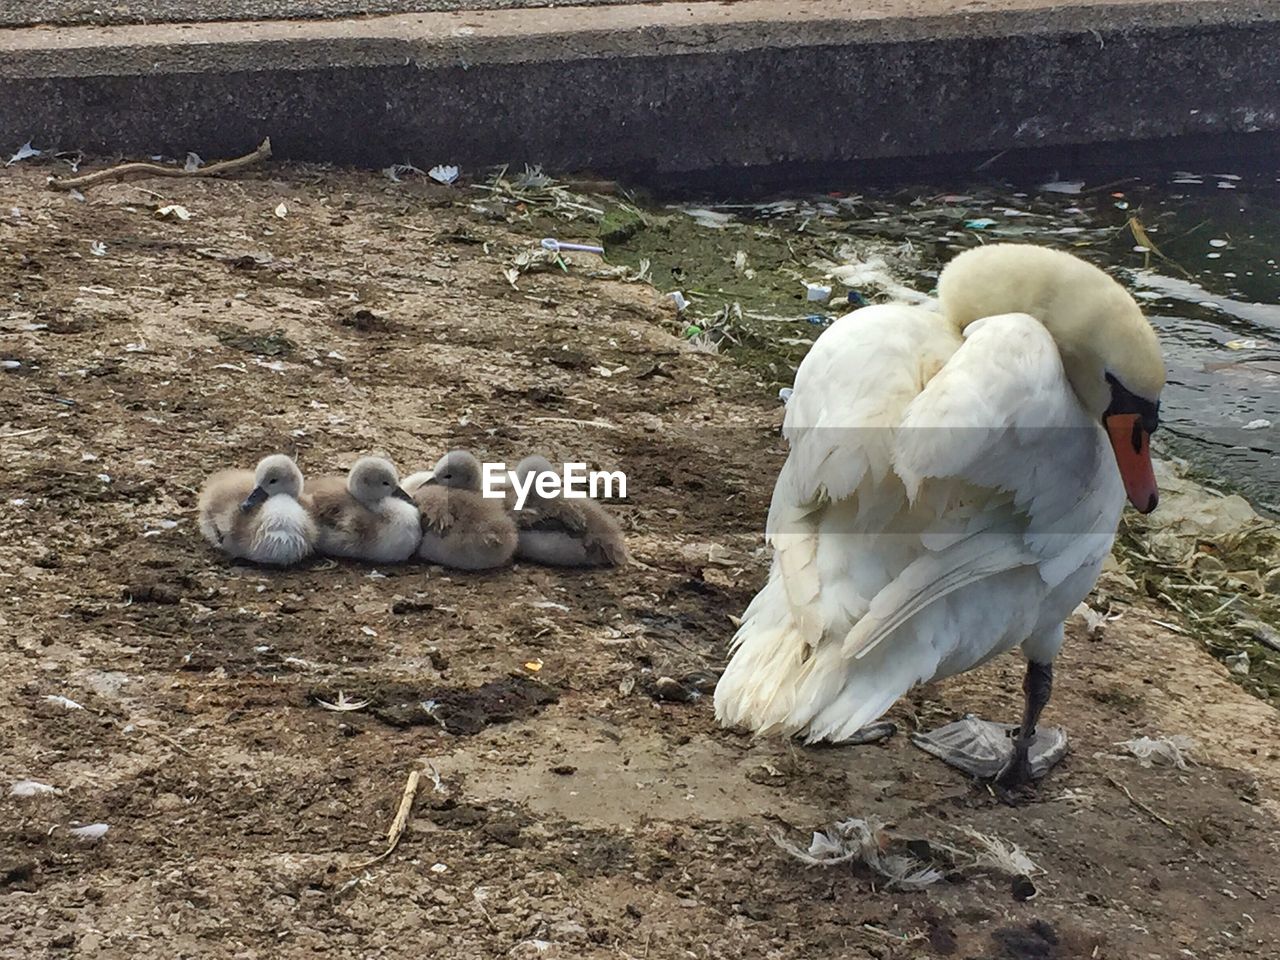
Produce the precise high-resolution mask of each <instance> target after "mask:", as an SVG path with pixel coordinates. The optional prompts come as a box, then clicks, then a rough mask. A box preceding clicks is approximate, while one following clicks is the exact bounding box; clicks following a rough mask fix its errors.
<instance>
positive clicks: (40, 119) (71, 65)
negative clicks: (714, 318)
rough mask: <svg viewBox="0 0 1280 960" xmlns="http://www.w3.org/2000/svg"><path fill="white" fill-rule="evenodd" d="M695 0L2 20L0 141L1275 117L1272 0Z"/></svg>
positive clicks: (781, 159) (1268, 123)
mask: <svg viewBox="0 0 1280 960" xmlns="http://www.w3.org/2000/svg"><path fill="white" fill-rule="evenodd" d="M956 9H957V7H956V3H955V0H878V2H862V3H854V2H849V0H845V2H776V0H746V2H738V3H733V4H727V5H726V4H720V3H693V4H674V3H666V4H657V5H644V6H631V5H624V6H593V7H575V8H555V9H517V10H486V11H470V12H453V13H427V14H413V15H398V16H386V17H376V18H367V19H361V20H331V21H320V22H316V21H265V22H253V23H202V24H180V25H161V26H120V27H62V28H47V27H45V28H24V29H14V30H5V31H0V144H3V143H13V144H15V145H16V144H18V143H21V142H23V141H25V140H26V139H28V138H32V137H33V138H34V139H35V140H36V142H37V144H44V145H48V144H57V145H59V146H62V147H66V148H71V147H79V148H82V149H85V150H87V151H89V152H92V153H107V154H111V153H132V154H137V153H167V154H170V155H181V154H182V153H184V152H185V151H187V150H197V151H199V152H200V153H202V154H203V155H206V156H217V155H226V154H232V153H236V152H239V151H242V150H246V149H249V148H251V147H252V146H253V145H254V144H256V143H257V142H258V141H259V140H260V139H261V138H262V137H263V136H268V135H269V136H270V137H271V138H272V143H273V145H274V146H275V150H276V155H277V156H279V157H282V158H288V159H300V160H329V161H336V162H347V163H356V164H361V165H370V166H384V165H386V164H388V163H391V162H394V161H402V160H404V159H406V158H412V159H414V160H415V161H416V162H418V163H424V162H436V161H445V160H447V161H449V162H454V163H460V164H462V165H464V166H465V167H468V168H475V167H477V166H481V165H488V164H493V163H503V162H520V161H529V162H539V163H544V164H547V165H548V166H549V167H552V168H555V169H581V168H593V169H597V170H601V171H610V172H620V173H641V174H643V173H655V172H658V173H662V172H690V171H699V170H706V169H709V168H723V167H744V166H769V165H775V164H779V163H808V164H815V163H818V164H836V163H843V162H847V161H854V160H866V159H882V158H886V157H897V156H928V155H937V154H951V153H963V152H971V151H979V150H1003V149H1010V148H1022V147H1044V146H1052V145H1066V144H1082V143H1091V142H1107V141H1127V140H1145V139H1153V138H1161V137H1176V136H1188V135H1197V134H1223V133H1247V132H1256V131H1274V130H1277V129H1280V4H1277V3H1274V2H1272V0H1225V2H1224V0H1184V2H1172V3H1171V2H1165V0H1112V2H1107V3H1099V4H1089V3H1068V4H1063V3H1060V2H1056V3H1055V2H1048V0H982V2H978V3H969V4H966V5H964V6H963V7H962V8H961V9H962V10H963V11H964V12H963V13H957V12H955V10H956Z"/></svg>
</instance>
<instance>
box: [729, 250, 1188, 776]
mask: <svg viewBox="0 0 1280 960" xmlns="http://www.w3.org/2000/svg"><path fill="white" fill-rule="evenodd" d="M938 296H939V302H940V311H939V312H934V311H931V310H927V309H924V308H921V307H913V306H906V305H902V304H887V305H882V306H873V307H866V308H864V309H861V310H857V311H855V312H854V313H851V314H849V315H847V316H845V317H842V318H841V319H840V320H838V321H836V322H835V323H834V324H832V325H831V327H830V329H828V330H827V331H826V332H825V333H823V334H822V336H821V337H819V338H818V340H817V342H816V343H814V345H813V348H812V349H811V350H810V351H809V354H808V356H806V357H805V359H804V362H803V363H801V364H800V368H799V370H798V371H797V372H796V379H795V389H794V393H793V394H792V396H791V399H790V401H789V402H788V405H787V413H786V421H785V425H784V428H783V432H784V434H785V436H786V438H787V440H788V442H789V443H790V447H791V452H790V455H789V456H788V458H787V462H786V464H785V465H784V466H783V468H782V472H781V474H780V475H779V477H778V482H777V485H776V487H775V488H774V492H773V503H772V506H771V507H770V510H769V520H768V526H767V536H768V541H769V542H770V544H771V545H772V546H773V549H774V556H773V567H772V570H771V572H770V575H769V581H768V583H767V584H765V586H764V588H763V589H762V590H761V591H760V592H759V593H758V594H757V595H756V597H755V599H754V600H752V602H751V604H750V606H749V607H748V608H747V611H746V613H745V614H744V615H743V622H742V626H741V627H740V629H739V630H738V633H737V635H736V636H735V638H734V641H733V657H732V659H731V661H730V663H729V666H728V668H727V669H726V671H725V673H724V676H723V677H722V678H721V680H720V683H719V686H717V688H716V697H715V703H716V716H717V717H718V718H719V720H720V721H721V722H722V723H725V724H727V725H741V726H746V727H749V728H751V729H752V730H754V731H756V732H757V733H760V734H770V733H779V734H791V735H800V736H803V737H804V738H805V739H806V740H808V741H811V742H812V741H818V740H831V741H849V740H857V739H859V738H860V736H862V737H865V736H866V732H867V730H869V729H872V728H868V725H869V724H872V722H873V721H875V720H877V719H878V718H879V717H880V716H881V715H882V714H883V713H884V712H885V711H886V710H887V709H888V708H889V707H890V706H891V705H892V704H893V702H894V701H895V700H897V699H898V698H899V697H900V696H902V695H903V694H904V693H906V692H907V691H908V690H909V689H911V687H912V686H914V685H915V684H918V683H924V682H928V681H930V680H937V679H941V678H943V677H948V676H952V675H954V674H957V673H961V672H963V671H965V670H970V669H972V668H973V667H976V666H978V665H979V664H981V663H984V662H985V661H987V660H989V659H990V658H992V657H994V656H996V655H998V654H1000V653H1003V652H1005V651H1007V650H1010V649H1012V648H1013V647H1015V646H1018V645H1019V644H1021V646H1022V650H1023V653H1024V654H1025V656H1026V658H1027V672H1026V680H1025V682H1024V685H1023V689H1024V692H1025V699H1026V702H1025V710H1024V713H1023V718H1022V723H1021V724H1020V726H1018V727H1015V728H1010V727H1005V726H1000V725H996V724H987V723H984V722H982V721H975V720H966V721H961V722H959V723H955V724H950V725H948V726H947V727H944V728H943V729H942V730H939V731H935V732H934V734H930V735H924V736H921V737H917V740H916V742H917V743H919V744H920V745H921V746H923V747H925V748H926V749H928V750H929V751H930V752H931V753H934V754H936V755H938V756H940V757H942V758H943V759H945V760H947V761H948V762H949V763H953V764H954V765H956V766H959V767H961V768H962V769H965V770H968V771H969V772H971V773H973V774H974V775H976V776H983V777H992V776H999V778H1000V779H1001V780H1002V781H1003V782H1005V783H1016V782H1023V781H1025V780H1027V779H1029V778H1032V777H1037V776H1040V775H1042V774H1043V773H1044V772H1045V771H1046V770H1047V769H1048V768H1049V766H1051V765H1052V764H1053V763H1054V762H1055V761H1056V760H1057V759H1058V758H1059V757H1060V756H1061V755H1062V754H1063V753H1064V752H1065V748H1066V741H1065V736H1064V735H1063V734H1062V733H1061V731H1049V730H1042V731H1039V732H1037V722H1038V720H1039V717H1040V713H1041V711H1042V710H1043V708H1044V706H1045V704H1046V703H1047V702H1048V700H1049V694H1050V688H1051V685H1052V678H1053V659H1054V657H1055V655H1056V654H1057V652H1058V650H1059V648H1060V647H1061V645H1062V639H1063V621H1064V620H1065V619H1066V617H1067V616H1069V615H1070V613H1071V611H1072V610H1073V609H1074V608H1075V607H1076V605H1077V604H1078V603H1079V602H1080V601H1081V600H1082V599H1083V598H1084V597H1085V596H1086V595H1087V594H1088V592H1089V590H1090V589H1091V588H1092V586H1093V584H1094V581H1095V580H1096V579H1097V576H1098V573H1099V571H1100V569H1101V567H1102V562H1103V560H1104V558H1105V557H1106V556H1107V553H1108V552H1109V551H1110V549H1111V543H1112V540H1113V539H1114V536H1115V530H1116V524H1117V522H1118V520H1119V517H1120V512H1121V510H1122V508H1123V505H1124V496H1125V493H1126V492H1127V494H1128V498H1129V501H1130V502H1131V503H1132V504H1133V505H1134V506H1135V507H1136V508H1137V509H1139V510H1141V511H1143V512H1144V513H1145V512H1149V511H1151V510H1153V509H1154V508H1155V505H1156V499H1157V494H1156V483H1155V477H1154V475H1153V472H1152V468H1151V458H1150V454H1149V452H1148V439H1149V437H1150V435H1151V433H1152V432H1153V431H1154V430H1155V429H1156V424H1157V413H1158V408H1159V396H1160V390H1161V388H1162V387H1163V386H1164V380H1165V372H1164V363H1163V361H1162V359H1161V356H1160V347H1159V343H1158V342H1157V340H1156V336H1155V332H1154V331H1153V330H1152V328H1151V326H1150V324H1149V323H1148V322H1147V321H1146V319H1145V318H1144V317H1143V315H1142V312H1141V310H1139V308H1138V305H1137V303H1135V302H1134V300H1133V298H1131V297H1130V296H1129V295H1128V294H1127V293H1126V292H1125V290H1124V289H1123V288H1122V287H1121V286H1120V285H1119V284H1118V283H1116V282H1115V281H1114V280H1112V279H1111V278H1110V277H1108V276H1107V275H1106V274H1105V273H1103V272H1102V271H1101V270H1099V269H1097V268H1096V267H1093V266H1091V265H1090V264H1087V263H1085V262H1084V261H1083V260H1080V259H1078V258H1076V257H1073V256H1071V255H1070V254H1066V253H1061V252H1057V251H1053V250H1047V249H1043V248H1039V247H1032V246H1020V245H1010V244H996V245H992V246H987V247H982V248H979V249H976V250H970V251H968V252H966V253H963V254H961V255H960V256H958V257H956V258H955V259H954V260H953V261H952V262H951V263H950V264H948V266H947V267H946V269H945V270H943V272H942V275H941V277H940V278H939V283H938ZM864 728H867V729H866V730H864ZM1011 733H1012V734H1013V736H1010V734H1011Z"/></svg>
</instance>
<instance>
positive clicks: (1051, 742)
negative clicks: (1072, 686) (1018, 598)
mask: <svg viewBox="0 0 1280 960" xmlns="http://www.w3.org/2000/svg"><path fill="white" fill-rule="evenodd" d="M1022 692H1023V696H1024V697H1025V701H1026V702H1025V704H1024V707H1023V712H1022V723H1021V724H1020V725H1019V726H1016V727H1015V726H1012V725H1011V724H1007V723H990V722H988V721H986V720H979V719H978V718H977V717H974V716H968V717H965V718H964V719H963V720H957V721H956V722H955V723H949V724H947V725H946V726H945V727H939V728H938V729H937V730H934V731H932V732H931V733H919V734H915V735H914V736H913V737H912V738H911V740H912V742H913V743H915V745H916V746H918V747H919V748H920V749H922V750H925V751H927V752H929V753H932V754H933V755H934V756H935V757H937V758H938V759H940V760H942V761H943V762H945V763H949V764H951V766H953V767H958V768H959V769H961V770H963V771H965V772H966V773H968V774H969V775H970V776H974V777H977V778H978V779H980V780H994V781H995V782H996V784H997V785H998V786H1001V787H1004V788H1005V789H1012V788H1015V787H1023V786H1026V785H1027V784H1029V783H1031V781H1033V780H1039V779H1040V778H1041V777H1043V776H1044V775H1045V774H1046V773H1048V772H1049V770H1050V769H1051V768H1052V767H1053V765H1054V764H1055V763H1057V762H1058V761H1059V760H1061V759H1062V758H1063V757H1064V756H1066V753H1067V735H1066V733H1064V732H1063V731H1062V730H1060V729H1058V728H1056V727H1046V728H1044V729H1043V730H1041V729H1039V728H1038V727H1037V723H1038V721H1039V720H1040V713H1041V711H1043V710H1044V707H1045V704H1047V703H1048V702H1049V695H1050V694H1051V693H1052V692H1053V664H1051V663H1036V662H1035V661H1034V660H1029V661H1027V674H1026V676H1025V677H1024V678H1023V681H1022Z"/></svg>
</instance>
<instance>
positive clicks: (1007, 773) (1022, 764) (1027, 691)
mask: <svg viewBox="0 0 1280 960" xmlns="http://www.w3.org/2000/svg"><path fill="white" fill-rule="evenodd" d="M1052 693H1053V664H1052V663H1036V662H1035V661H1034V660H1028V661H1027V672H1026V674H1025V675H1024V676H1023V678H1022V696H1023V707H1022V726H1020V727H1019V728H1018V732H1017V734H1016V735H1015V736H1014V738H1013V759H1012V760H1010V761H1009V766H1007V767H1006V768H1005V769H1004V770H1003V771H1001V773H1000V777H999V780H998V782H999V784H1000V785H1001V786H1002V787H1020V786H1023V785H1024V784H1027V783H1030V782H1031V781H1032V779H1034V776H1033V773H1032V768H1031V761H1030V752H1031V746H1032V744H1033V743H1034V742H1035V739H1036V724H1038V723H1039V722H1040V714H1041V713H1042V712H1043V711H1044V708H1045V705H1046V704H1047V703H1048V702H1049V697H1050V696H1051V695H1052Z"/></svg>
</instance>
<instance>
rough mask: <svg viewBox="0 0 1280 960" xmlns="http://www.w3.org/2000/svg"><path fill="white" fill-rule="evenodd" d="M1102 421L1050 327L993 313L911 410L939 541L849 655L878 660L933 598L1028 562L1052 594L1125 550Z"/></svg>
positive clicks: (881, 597)
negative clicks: (1084, 401)
mask: <svg viewBox="0 0 1280 960" xmlns="http://www.w3.org/2000/svg"><path fill="white" fill-rule="evenodd" d="M1108 454H1109V450H1108V448H1107V444H1106V439H1105V436H1104V434H1103V433H1102V430H1101V428H1100V427H1099V426H1098V425H1097V424H1094V423H1092V422H1091V421H1090V420H1089V419H1088V417H1087V415H1086V414H1085V412H1084V410H1083V408H1082V407H1081V406H1080V404H1079V402H1078V401H1077V400H1076V398H1075V394H1074V392H1073V391H1072V389H1071V386H1070V384H1069V382H1068V381H1067V379H1066V375H1065V373H1064V371H1063V368H1062V360H1061V358H1060V356H1059V354H1058V350H1057V346H1056V344H1055V343H1054V341H1053V339H1052V337H1051V336H1050V335H1049V333H1048V331H1047V330H1045V328H1044V327H1043V326H1042V325H1041V324H1040V323H1039V322H1037V321H1036V320H1035V319H1034V318H1032V317H1029V316H1027V315H1025V314H1007V315H1002V316H998V317H988V318H985V319H983V320H980V321H977V322H975V323H973V324H971V325H970V326H969V327H968V328H967V329H966V334H965V343H964V345H963V346H962V347H961V348H960V349H959V350H958V351H956V354H955V356H954V357H952V358H951V360H950V361H949V362H948V363H947V365H946V367H945V368H944V369H943V370H942V371H941V372H940V373H939V374H938V376H936V377H935V378H933V380H932V381H930V383H929V384H928V386H927V387H925V389H924V390H923V391H922V392H921V393H920V395H919V396H918V397H916V398H915V399H914V400H913V401H912V403H911V404H910V406H909V407H908V408H907V410H906V413H905V416H904V417H903V420H902V424H901V427H900V429H899V430H898V431H897V432H896V434H895V447H894V451H893V468H894V471H895V472H896V473H897V474H898V475H899V476H900V477H901V478H902V480H903V483H904V484H905V486H906V489H907V491H908V494H909V496H910V497H911V498H912V499H913V500H918V501H921V502H923V503H925V504H926V505H927V507H928V508H929V509H930V510H931V511H934V512H936V516H937V519H938V524H937V526H936V527H935V528H934V529H932V530H929V531H926V532H925V533H924V534H923V535H922V537H921V543H922V545H923V546H924V548H925V550H924V551H923V552H922V553H921V555H920V556H919V557H917V558H916V559H915V560H914V561H913V562H912V563H911V564H909V565H908V566H907V567H906V568H905V569H904V570H903V571H902V572H901V573H900V574H899V575H898V576H897V577H896V578H895V579H894V580H893V581H891V582H890V583H888V584H887V585H886V586H885V587H883V588H882V589H881V590H880V591H879V592H878V593H877V594H876V596H875V597H874V598H873V599H872V600H871V602H870V604H869V607H868V611H867V615H866V616H864V617H863V618H862V619H860V620H859V622H858V623H857V624H855V625H854V627H853V628H852V629H851V630H850V631H849V634H848V636H847V638H846V640H845V644H844V652H845V655H846V656H857V657H861V656H865V655H866V654H867V653H868V652H870V651H871V650H872V649H874V648H875V646H876V645H877V644H879V643H880V642H881V641H883V640H885V639H886V638H888V637H889V636H890V635H891V634H892V633H893V631H894V630H896V629H898V628H899V627H901V626H902V625H903V624H904V623H905V622H907V621H908V620H909V619H911V618H912V617H913V616H915V615H916V614H918V613H919V612H920V611H921V610H924V609H925V608H926V607H928V606H929V605H930V604H932V603H935V602H937V601H938V600H940V599H942V598H943V597H945V596H947V595H949V594H951V593H953V592H955V591H956V590H959V589H961V588H962V587H965V586H967V585H969V584H972V583H976V582H978V581H981V580H984V579H986V578H988V577H992V576H995V575H998V574H1001V573H1005V572H1007V571H1010V570H1015V569H1018V568H1020V567H1035V568H1036V570H1037V572H1038V573H1039V575H1040V577H1041V579H1042V580H1043V581H1044V584H1045V587H1046V592H1047V591H1048V590H1052V588H1054V587H1056V586H1058V585H1059V584H1060V583H1062V582H1063V581H1064V580H1065V579H1066V578H1067V577H1069V576H1071V575H1072V574H1074V573H1075V572H1076V571H1078V570H1080V569H1081V568H1083V567H1087V566H1089V565H1090V564H1095V563H1101V561H1102V559H1103V558H1104V557H1105V556H1106V554H1107V552H1108V551H1109V550H1110V548H1111V541H1112V538H1113V535H1114V533H1115V525H1116V521H1117V519H1118V517H1119V512H1120V508H1121V506H1122V503H1123V492H1122V490H1121V488H1120V486H1119V483H1118V478H1117V475H1116V471H1115V469H1114V465H1113V464H1111V463H1110V462H1108V460H1107V459H1106V458H1107V456H1108Z"/></svg>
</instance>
